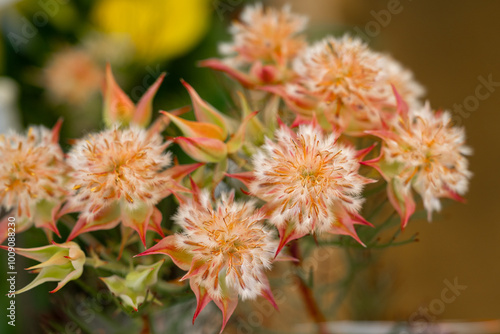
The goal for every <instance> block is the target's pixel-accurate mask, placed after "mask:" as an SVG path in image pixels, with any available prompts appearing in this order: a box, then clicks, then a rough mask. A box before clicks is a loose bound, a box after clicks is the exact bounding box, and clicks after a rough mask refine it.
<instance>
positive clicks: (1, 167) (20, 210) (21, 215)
mask: <svg viewBox="0 0 500 334" xmlns="http://www.w3.org/2000/svg"><path fill="white" fill-rule="evenodd" d="M60 126H61V122H59V123H58V124H57V125H56V126H55V127H54V130H52V131H50V130H49V129H47V128H45V127H31V128H30V129H29V130H28V132H27V134H26V135H21V134H17V133H14V132H11V133H9V134H7V135H0V156H1V157H2V159H0V205H1V206H2V207H3V208H4V209H6V210H7V211H10V210H13V212H14V214H16V215H17V217H18V222H17V223H18V227H17V231H16V232H21V231H23V230H26V229H27V228H29V227H30V226H31V224H32V223H33V222H34V223H35V225H36V226H37V227H45V228H47V229H49V230H51V231H53V232H56V233H58V231H57V228H56V223H55V220H54V217H53V216H54V215H53V213H54V210H57V209H58V208H59V205H60V204H61V203H62V202H63V201H64V196H65V195H66V190H65V182H66V179H67V177H66V172H67V171H68V168H67V166H66V164H65V162H64V157H63V152H62V150H61V148H60V146H59V144H58V140H59V129H60ZM3 225H4V224H2V226H3ZM4 232H6V229H5V231H4V228H3V227H2V235H1V236H0V239H1V240H2V241H3V240H4V238H5V235H4Z"/></svg>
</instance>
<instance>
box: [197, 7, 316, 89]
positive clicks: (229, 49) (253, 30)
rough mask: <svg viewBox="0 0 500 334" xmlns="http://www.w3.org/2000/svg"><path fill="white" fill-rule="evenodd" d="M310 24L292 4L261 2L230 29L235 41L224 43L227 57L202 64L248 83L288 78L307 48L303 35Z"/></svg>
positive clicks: (246, 10)
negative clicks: (279, 6) (293, 63)
mask: <svg viewBox="0 0 500 334" xmlns="http://www.w3.org/2000/svg"><path fill="white" fill-rule="evenodd" d="M306 24H307V18H306V17H304V16H300V15H296V14H293V13H291V12H290V7H289V6H285V7H283V9H281V10H276V9H274V8H264V7H263V6H262V4H261V3H258V4H255V5H253V6H247V7H245V9H244V10H243V12H242V14H241V17H240V21H237V22H235V23H233V25H232V26H231V28H230V33H231V35H233V41H232V42H230V43H224V44H221V45H220V52H221V54H222V55H224V56H226V58H225V59H223V61H222V62H221V61H219V60H216V59H209V60H207V61H204V62H202V65H204V66H208V67H211V68H214V69H216V70H220V71H224V72H227V73H228V74H229V75H230V76H232V77H233V78H235V79H237V80H238V81H240V82H241V83H242V84H243V85H245V86H254V85H257V86H258V85H263V84H270V83H275V82H279V81H283V80H286V79H287V78H288V77H290V76H291V75H292V71H290V68H289V65H290V63H291V61H292V60H293V59H294V58H295V57H296V56H297V55H298V54H299V52H301V51H302V49H303V48H305V47H306V42H305V41H304V38H303V36H302V35H300V33H301V32H302V31H303V30H304V28H305V26H306ZM241 70H243V71H241ZM247 70H248V72H246V71H247Z"/></svg>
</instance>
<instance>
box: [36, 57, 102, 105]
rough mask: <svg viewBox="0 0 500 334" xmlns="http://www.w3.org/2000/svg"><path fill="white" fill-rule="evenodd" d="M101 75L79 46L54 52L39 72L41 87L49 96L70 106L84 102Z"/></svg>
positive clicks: (99, 82) (96, 85) (96, 64)
mask: <svg viewBox="0 0 500 334" xmlns="http://www.w3.org/2000/svg"><path fill="white" fill-rule="evenodd" d="M103 79H104V77H103V75H102V71H101V69H100V67H99V64H98V63H97V62H96V60H95V59H93V57H92V55H91V54H90V53H89V52H87V51H86V50H84V49H80V48H68V49H65V50H62V51H60V52H57V53H55V54H54V55H53V56H52V58H51V59H50V60H49V62H48V64H47V66H46V67H45V69H44V72H43V82H44V87H45V88H46V89H47V92H48V93H49V95H50V96H51V97H52V98H53V100H55V101H56V102H62V103H68V104H71V105H74V106H78V105H81V104H85V103H86V102H88V100H89V99H90V97H92V95H94V94H96V93H97V92H98V91H99V88H100V87H101V84H102V80H103Z"/></svg>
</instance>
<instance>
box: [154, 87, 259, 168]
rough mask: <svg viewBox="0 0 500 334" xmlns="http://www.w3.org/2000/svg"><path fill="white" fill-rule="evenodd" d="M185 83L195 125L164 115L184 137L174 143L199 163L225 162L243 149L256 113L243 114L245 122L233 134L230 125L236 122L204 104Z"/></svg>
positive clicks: (169, 114)
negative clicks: (250, 123)
mask: <svg viewBox="0 0 500 334" xmlns="http://www.w3.org/2000/svg"><path fill="white" fill-rule="evenodd" d="M182 83H183V85H184V86H185V87H186V89H187V90H188V92H189V95H190V97H191V101H192V103H193V109H194V113H195V117H196V121H188V120H185V119H182V118H180V117H177V116H176V115H174V114H172V113H167V112H162V113H163V114H164V115H165V116H167V117H168V119H169V120H170V121H171V122H172V123H174V124H175V125H176V126H177V127H178V128H179V130H180V131H181V132H182V134H183V137H176V138H173V141H174V142H175V143H177V144H179V146H181V148H182V149H183V150H184V152H186V153H187V154H188V155H189V156H191V157H192V158H193V159H195V160H197V161H201V162H215V163H216V162H223V161H225V160H226V158H227V155H228V154H231V153H235V152H237V151H238V150H239V149H240V148H241V147H242V145H243V141H244V137H245V132H246V127H247V124H248V123H249V122H250V121H251V120H252V118H253V117H254V116H255V115H256V112H253V113H247V112H246V111H245V110H243V115H244V116H245V117H244V119H243V120H242V121H241V124H240V126H239V127H238V129H236V131H232V129H231V126H230V125H231V123H234V121H232V120H230V119H229V118H228V117H226V116H225V115H224V114H222V113H221V112H219V111H218V110H217V109H215V108H214V107H212V106H211V105H210V104H208V103H207V102H206V101H205V100H203V99H202V98H201V97H200V96H199V95H198V93H197V92H196V91H195V90H194V89H193V87H191V86H190V85H189V84H188V83H187V82H185V81H182Z"/></svg>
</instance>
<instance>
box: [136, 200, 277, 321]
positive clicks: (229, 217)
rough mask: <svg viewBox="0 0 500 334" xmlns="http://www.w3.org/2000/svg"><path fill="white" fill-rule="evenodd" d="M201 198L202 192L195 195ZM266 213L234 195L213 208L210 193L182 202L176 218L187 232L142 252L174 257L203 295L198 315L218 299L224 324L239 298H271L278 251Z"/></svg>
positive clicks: (200, 294)
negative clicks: (271, 275) (272, 271)
mask: <svg viewBox="0 0 500 334" xmlns="http://www.w3.org/2000/svg"><path fill="white" fill-rule="evenodd" d="M196 197H198V196H196ZM264 218H265V216H264V214H263V213H262V212H261V211H257V210H256V209H255V205H254V203H253V202H236V201H234V193H231V194H229V195H227V194H222V197H221V199H220V200H219V201H217V203H216V205H215V208H213V206H212V203H211V201H210V197H209V193H208V192H203V193H202V194H201V195H200V196H199V197H198V198H197V199H195V200H193V201H190V202H187V203H185V204H181V206H180V207H179V211H178V213H177V215H176V216H175V218H174V219H175V222H176V223H177V224H178V225H180V226H181V227H182V232H181V233H179V234H176V235H172V236H169V237H167V238H165V239H163V240H162V241H160V242H159V243H158V244H157V245H155V246H153V247H152V248H150V249H148V250H147V251H145V252H144V253H142V254H140V255H148V254H155V253H162V254H167V255H169V256H170V257H171V258H172V259H173V261H174V262H175V263H176V264H177V265H178V266H180V267H181V268H182V269H185V270H189V272H188V273H187V274H186V275H185V276H184V277H183V279H189V280H190V284H191V288H192V289H193V291H194V292H195V293H196V295H197V298H198V308H197V310H196V313H195V318H196V316H197V315H198V313H199V312H200V311H201V309H202V308H203V307H204V306H205V305H206V303H208V301H210V300H213V301H214V302H215V303H216V304H217V306H218V307H219V308H220V309H221V310H222V311H223V317H224V321H223V326H225V324H226V322H227V319H228V318H229V317H230V316H231V313H232V312H233V310H234V308H235V307H236V304H237V302H238V296H240V297H242V298H243V299H246V298H255V297H257V296H258V295H263V296H264V297H266V298H268V299H269V300H271V301H272V302H273V304H274V300H273V298H272V294H271V292H270V288H269V283H268V281H267V278H266V276H265V271H266V270H268V269H270V267H271V263H272V261H273V259H274V252H275V251H276V242H275V241H274V240H273V234H272V232H271V231H269V230H268V229H266V228H265V227H264V226H263V225H262V221H263V220H264Z"/></svg>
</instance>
